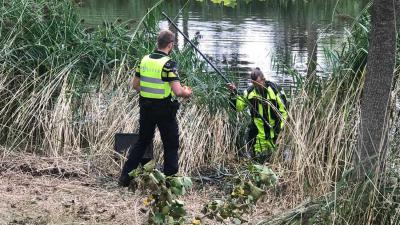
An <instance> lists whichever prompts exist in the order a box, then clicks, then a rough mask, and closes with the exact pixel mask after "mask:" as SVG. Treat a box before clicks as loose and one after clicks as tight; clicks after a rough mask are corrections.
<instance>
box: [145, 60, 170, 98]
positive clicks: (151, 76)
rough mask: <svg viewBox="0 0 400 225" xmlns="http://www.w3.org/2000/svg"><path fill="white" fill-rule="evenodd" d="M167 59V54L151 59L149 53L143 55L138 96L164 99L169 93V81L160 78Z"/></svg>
mask: <svg viewBox="0 0 400 225" xmlns="http://www.w3.org/2000/svg"><path fill="white" fill-rule="evenodd" d="M169 60H170V58H169V57H168V56H164V57H161V58H159V59H152V58H150V56H149V55H147V56H145V57H143V59H142V61H141V63H140V96H142V97H145V98H152V99H164V98H167V97H169V96H170V95H171V86H170V84H169V82H164V81H162V79H161V73H162V70H163V67H164V65H165V63H167V62H168V61H169Z"/></svg>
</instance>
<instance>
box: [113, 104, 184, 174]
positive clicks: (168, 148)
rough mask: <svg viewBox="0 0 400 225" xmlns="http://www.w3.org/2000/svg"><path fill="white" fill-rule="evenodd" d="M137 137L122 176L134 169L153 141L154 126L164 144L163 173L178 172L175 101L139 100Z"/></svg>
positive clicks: (176, 106)
mask: <svg viewBox="0 0 400 225" xmlns="http://www.w3.org/2000/svg"><path fill="white" fill-rule="evenodd" d="M139 105H140V119H139V139H138V141H137V142H136V144H135V145H134V146H133V148H131V149H130V151H129V154H128V160H127V161H126V163H125V165H124V167H123V169H122V174H121V175H122V176H127V175H128V173H129V172H131V171H132V170H133V169H136V168H137V167H138V165H139V163H140V162H141V160H142V157H143V155H144V153H145V150H146V148H147V147H148V146H149V145H150V143H152V142H153V138H154V132H155V128H156V126H157V127H158V130H159V131H160V135H161V140H162V143H163V145H164V171H163V172H164V174H165V175H167V176H171V175H174V174H176V173H177V172H178V148H179V129H178V122H177V120H176V113H177V111H178V108H179V103H178V102H177V101H175V102H171V100H170V98H168V99H163V100H158V99H146V98H141V99H140V100H139Z"/></svg>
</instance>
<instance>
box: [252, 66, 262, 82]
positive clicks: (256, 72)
mask: <svg viewBox="0 0 400 225" xmlns="http://www.w3.org/2000/svg"><path fill="white" fill-rule="evenodd" d="M259 76H264V74H263V73H262V72H261V70H260V68H258V67H256V68H255V69H253V70H252V71H251V73H250V78H251V80H257V78H258V77H259Z"/></svg>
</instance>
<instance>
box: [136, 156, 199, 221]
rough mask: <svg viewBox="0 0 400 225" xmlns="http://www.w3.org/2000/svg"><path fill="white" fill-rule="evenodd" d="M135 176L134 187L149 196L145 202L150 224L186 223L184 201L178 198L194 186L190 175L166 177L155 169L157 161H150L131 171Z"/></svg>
mask: <svg viewBox="0 0 400 225" xmlns="http://www.w3.org/2000/svg"><path fill="white" fill-rule="evenodd" d="M129 175H130V176H131V177H133V178H134V181H133V183H134V185H133V189H134V190H135V189H136V188H140V189H142V190H144V192H145V193H146V194H147V196H148V197H146V198H145V199H144V201H143V204H144V205H145V206H146V207H148V208H149V209H150V212H149V224H171V225H175V224H184V222H185V215H186V210H185V208H184V202H182V201H180V200H178V199H177V197H178V196H182V195H184V194H185V193H186V191H187V190H188V189H189V188H191V187H192V181H191V179H190V178H189V177H175V176H173V177H166V176H165V175H164V174H163V173H162V172H160V171H159V170H157V169H155V162H154V161H153V160H152V161H150V162H148V163H147V164H146V165H144V166H143V168H141V167H139V168H137V169H135V170H133V171H132V172H131V173H129Z"/></svg>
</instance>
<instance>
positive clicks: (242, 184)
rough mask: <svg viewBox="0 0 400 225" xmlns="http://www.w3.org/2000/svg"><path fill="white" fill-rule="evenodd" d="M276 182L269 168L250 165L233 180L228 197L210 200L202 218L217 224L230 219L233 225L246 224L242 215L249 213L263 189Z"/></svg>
mask: <svg viewBox="0 0 400 225" xmlns="http://www.w3.org/2000/svg"><path fill="white" fill-rule="evenodd" d="M276 182H277V176H276V175H275V173H274V172H273V171H272V170H271V169H270V168H268V167H267V166H262V165H256V164H251V165H249V168H248V169H247V170H245V171H244V172H243V173H241V174H239V175H237V176H236V177H235V178H234V185H233V187H232V191H231V194H230V196H229V197H227V198H226V199H224V198H222V199H215V200H212V201H211V202H209V203H207V204H206V205H205V206H204V208H203V211H202V212H203V214H204V217H207V218H209V219H215V220H217V221H219V222H223V221H224V220H226V219H230V220H231V221H232V222H233V223H235V224H242V223H245V222H248V221H246V220H245V219H244V218H243V215H244V214H248V213H251V209H252V207H254V205H255V204H256V203H257V201H258V200H259V199H260V198H261V197H262V196H263V195H265V193H266V192H265V190H264V189H265V188H267V187H271V186H273V185H275V184H276ZM204 217H203V218H204ZM200 220H202V218H200Z"/></svg>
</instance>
